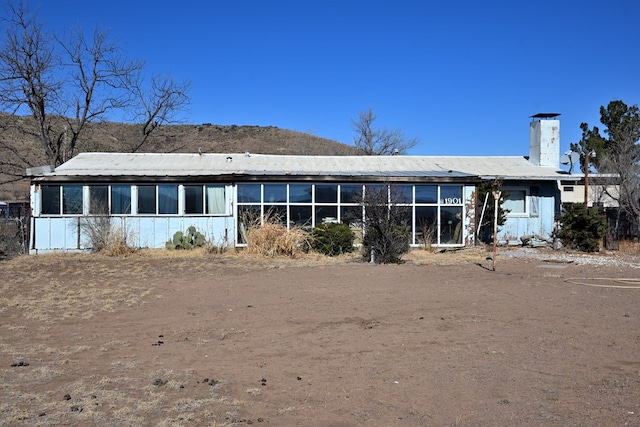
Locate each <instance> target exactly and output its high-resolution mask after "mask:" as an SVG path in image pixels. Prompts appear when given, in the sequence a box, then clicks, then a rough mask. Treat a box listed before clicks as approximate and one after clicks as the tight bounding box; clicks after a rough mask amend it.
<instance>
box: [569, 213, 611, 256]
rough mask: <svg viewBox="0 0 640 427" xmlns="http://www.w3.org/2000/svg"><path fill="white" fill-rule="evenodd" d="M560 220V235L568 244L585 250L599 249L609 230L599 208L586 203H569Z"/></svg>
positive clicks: (593, 250)
mask: <svg viewBox="0 0 640 427" xmlns="http://www.w3.org/2000/svg"><path fill="white" fill-rule="evenodd" d="M559 222H560V230H559V232H558V237H559V238H560V239H561V240H562V242H563V243H564V244H566V245H567V246H569V247H572V248H575V249H578V250H580V251H583V252H595V251H597V250H598V245H599V243H600V240H601V239H602V238H603V237H604V235H605V233H606V231H607V223H606V220H605V218H604V217H603V216H602V215H600V213H599V212H598V208H588V207H587V206H586V205H585V204H584V203H574V204H571V205H567V206H566V209H565V213H564V214H563V215H562V216H561V217H560V218H559Z"/></svg>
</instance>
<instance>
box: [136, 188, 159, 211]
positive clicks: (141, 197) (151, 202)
mask: <svg viewBox="0 0 640 427" xmlns="http://www.w3.org/2000/svg"><path fill="white" fill-rule="evenodd" d="M138 213H139V214H155V213H156V186H155V185H139V186H138Z"/></svg>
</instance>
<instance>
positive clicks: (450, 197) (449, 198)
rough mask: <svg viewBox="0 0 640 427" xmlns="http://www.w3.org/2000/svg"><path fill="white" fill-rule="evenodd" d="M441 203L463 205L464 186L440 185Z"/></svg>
mask: <svg viewBox="0 0 640 427" xmlns="http://www.w3.org/2000/svg"><path fill="white" fill-rule="evenodd" d="M440 203H442V204H443V205H461V204H462V187H461V186H459V185H455V186H454V185H443V186H441V187H440Z"/></svg>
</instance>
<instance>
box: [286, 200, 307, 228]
mask: <svg viewBox="0 0 640 427" xmlns="http://www.w3.org/2000/svg"><path fill="white" fill-rule="evenodd" d="M289 221H291V224H292V225H293V224H295V225H297V226H305V227H306V226H311V206H295V205H294V206H289Z"/></svg>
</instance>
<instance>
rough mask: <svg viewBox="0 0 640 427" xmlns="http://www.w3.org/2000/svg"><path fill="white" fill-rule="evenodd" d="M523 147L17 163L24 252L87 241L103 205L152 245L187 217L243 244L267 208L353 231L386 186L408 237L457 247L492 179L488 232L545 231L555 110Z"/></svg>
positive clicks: (292, 219) (554, 182) (552, 192)
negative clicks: (495, 221) (496, 200)
mask: <svg viewBox="0 0 640 427" xmlns="http://www.w3.org/2000/svg"><path fill="white" fill-rule="evenodd" d="M532 117H533V121H532V122H531V124H530V153H529V156H528V157H525V156H462V157H461V156H437V157H436V156H288V155H262V154H251V153H234V154H209V153H194V154H184V153H174V154H151V153H141V154H127V153H81V154H79V155H78V156H76V157H74V158H73V159H71V160H69V161H68V162H66V163H64V164H62V165H61V166H59V167H57V168H55V170H52V169H50V168H47V167H43V168H37V169H34V170H29V171H28V173H27V174H28V175H29V176H30V178H31V209H32V218H31V231H30V253H34V254H35V253H46V252H52V251H82V250H87V249H91V248H90V247H89V240H88V239H87V236H86V234H85V233H84V231H83V229H84V227H83V223H84V222H86V221H91V218H95V217H104V216H105V215H108V216H109V217H110V221H111V223H112V225H114V226H117V227H120V228H121V229H122V230H126V232H127V234H128V235H129V236H131V238H132V239H133V240H134V241H133V242H130V243H133V244H134V245H135V246H137V247H148V248H162V247H164V245H165V242H167V241H168V240H170V239H171V238H172V236H173V234H174V233H175V232H177V231H184V230H186V229H187V228H188V227H190V226H195V227H196V229H197V230H198V231H200V232H202V233H203V234H205V235H206V236H207V238H208V239H209V240H210V241H211V242H213V243H214V244H218V245H223V244H224V245H228V246H234V247H242V246H244V245H246V230H247V227H248V221H250V220H251V218H254V219H255V218H261V217H262V216H263V215H265V214H266V213H267V212H271V213H276V214H278V216H279V218H280V219H281V220H282V221H283V224H286V225H287V226H289V227H293V226H302V227H313V226H315V225H317V224H320V223H323V222H343V223H347V224H349V226H350V227H351V228H352V229H353V230H354V232H355V233H356V234H357V235H361V233H362V218H363V209H364V208H363V206H362V204H361V203H360V200H361V198H362V197H363V194H366V193H367V191H371V190H372V189H379V188H381V186H391V188H393V190H394V191H393V192H392V193H391V192H390V194H392V197H391V198H392V200H391V201H390V203H391V204H392V205H400V206H404V207H405V208H406V209H407V215H406V225H407V226H408V227H409V230H410V244H411V245H412V246H420V245H423V244H425V241H426V239H429V241H430V242H431V244H432V245H433V246H438V247H462V246H469V245H473V244H474V243H475V240H476V236H477V230H476V229H475V224H476V220H477V218H478V217H479V215H481V214H482V211H483V208H484V205H485V203H484V202H485V201H484V200H477V197H476V188H477V186H478V184H480V183H481V182H482V181H486V180H492V181H493V180H499V181H500V182H501V183H502V185H503V188H504V189H505V190H506V193H507V196H506V199H505V201H504V207H505V208H506V209H509V210H510V212H509V214H508V217H507V222H506V223H505V224H504V226H503V227H501V230H500V234H499V236H498V239H499V240H500V241H502V242H515V241H519V239H520V237H522V236H527V235H536V236H543V237H544V238H549V237H550V236H551V233H552V232H553V227H554V219H555V216H556V214H557V213H558V212H559V209H560V196H559V195H560V192H559V182H560V180H561V179H562V178H563V177H566V175H567V173H566V172H564V171H562V170H560V169H559V168H558V165H559V158H560V148H559V147H560V139H559V121H558V120H557V119H556V117H557V115H554V114H542V115H536V116H532Z"/></svg>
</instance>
